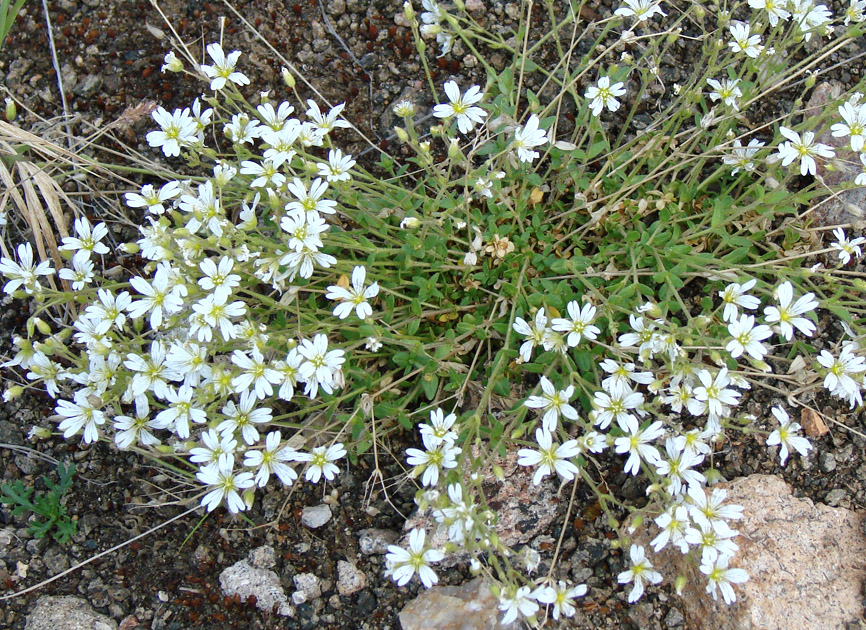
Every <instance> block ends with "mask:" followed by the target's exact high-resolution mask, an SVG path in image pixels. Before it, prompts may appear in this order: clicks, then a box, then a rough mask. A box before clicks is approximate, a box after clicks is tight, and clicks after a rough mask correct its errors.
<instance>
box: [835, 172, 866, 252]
mask: <svg viewBox="0 0 866 630" xmlns="http://www.w3.org/2000/svg"><path fill="white" fill-rule="evenodd" d="M861 158H862V155H861ZM833 236H835V237H836V242H835V243H830V247H832V248H833V249H838V250H839V260H841V261H842V264H845V265H847V264H848V263H849V262H851V257H852V256H855V257H857V258H860V256H861V255H862V254H861V252H860V245H862V244H863V243H866V238H863V237H862V236H858V237H857V238H855V239H852V240H850V241H849V240H848V238H847V237H846V236H845V230H843V229H842V228H836V229H835V230H833Z"/></svg>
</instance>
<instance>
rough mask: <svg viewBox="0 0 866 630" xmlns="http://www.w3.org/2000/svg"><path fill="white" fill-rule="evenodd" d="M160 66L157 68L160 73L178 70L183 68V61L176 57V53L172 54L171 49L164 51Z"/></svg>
mask: <svg viewBox="0 0 866 630" xmlns="http://www.w3.org/2000/svg"><path fill="white" fill-rule="evenodd" d="M163 61H164V62H165V63H164V64H162V67H161V68H160V69H159V71H160V72H161V73H164V72H165V71H166V70H168V71H169V72H180V71H182V70H183V62H182V61H181V60H180V59H178V58H177V55H175V54H174V51H173V50H169V51H168V52H167V53H165V57H163Z"/></svg>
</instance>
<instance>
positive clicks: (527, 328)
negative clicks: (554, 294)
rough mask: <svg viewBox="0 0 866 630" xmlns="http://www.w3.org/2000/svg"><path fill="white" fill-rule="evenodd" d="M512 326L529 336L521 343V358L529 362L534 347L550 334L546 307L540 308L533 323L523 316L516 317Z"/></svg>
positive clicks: (518, 331)
mask: <svg viewBox="0 0 866 630" xmlns="http://www.w3.org/2000/svg"><path fill="white" fill-rule="evenodd" d="M512 328H514V331H515V332H516V333H518V334H520V335H523V336H524V337H526V338H527V339H526V341H524V342H523V343H522V344H521V345H520V358H521V359H523V362H524V363H527V362H528V361H529V360H530V359H531V358H532V349H533V348H535V346H539V345H542V344H543V343H544V341H545V339H546V337H547V335H548V328H547V316H546V315H545V314H544V308H540V309H538V312H536V313H535V320H534V322H533V323H532V324H529V323H527V322H526V320H524V319H523V318H522V317H515V318H514V324H512Z"/></svg>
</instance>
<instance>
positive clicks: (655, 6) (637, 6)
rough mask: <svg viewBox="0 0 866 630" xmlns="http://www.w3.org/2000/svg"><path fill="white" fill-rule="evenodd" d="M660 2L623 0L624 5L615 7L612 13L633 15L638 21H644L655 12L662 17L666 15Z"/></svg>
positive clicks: (655, 0) (653, 0) (652, 0)
mask: <svg viewBox="0 0 866 630" xmlns="http://www.w3.org/2000/svg"><path fill="white" fill-rule="evenodd" d="M660 4H661V3H660V2H659V0H625V6H624V7H620V8H619V9H617V10H616V11H615V12H614V15H625V16H634V17H635V18H637V21H638V22H645V21H646V20H648V19H650V18H651V17H652V16H653V15H655V14H656V13H658V14H659V15H661V16H662V17H664V16H665V15H667V13H665V12H664V11H662V10H661V7H660V6H659V5H660Z"/></svg>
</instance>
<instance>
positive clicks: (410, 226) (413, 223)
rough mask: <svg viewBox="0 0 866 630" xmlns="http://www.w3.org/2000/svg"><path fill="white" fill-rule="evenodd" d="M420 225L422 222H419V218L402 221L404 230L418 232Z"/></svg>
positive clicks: (401, 224)
mask: <svg viewBox="0 0 866 630" xmlns="http://www.w3.org/2000/svg"><path fill="white" fill-rule="evenodd" d="M420 225H421V221H419V220H418V217H406V218H405V219H403V220H402V221H400V227H401V228H402V229H404V230H417V229H418V226H420Z"/></svg>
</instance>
